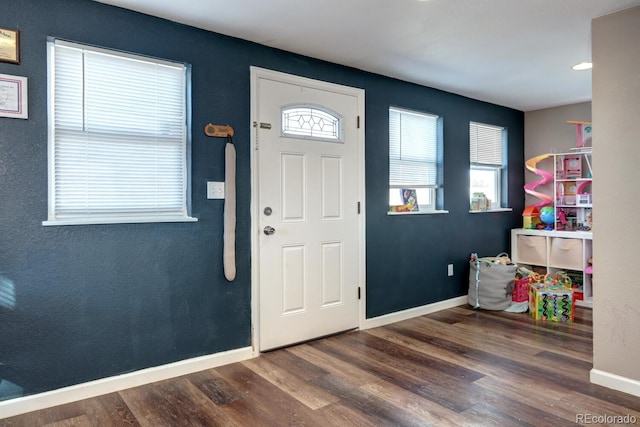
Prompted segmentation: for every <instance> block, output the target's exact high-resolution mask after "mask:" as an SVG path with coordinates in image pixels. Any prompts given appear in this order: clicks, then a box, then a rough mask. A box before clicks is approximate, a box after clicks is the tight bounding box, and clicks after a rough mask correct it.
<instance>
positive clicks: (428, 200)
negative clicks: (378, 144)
mask: <svg viewBox="0 0 640 427" xmlns="http://www.w3.org/2000/svg"><path fill="white" fill-rule="evenodd" d="M438 120H439V118H438V116H435V115H432V114H426V113H419V112H415V111H409V110H403V109H400V108H394V107H392V108H390V109H389V189H390V197H389V204H390V205H397V204H400V199H399V194H400V189H402V188H411V189H416V191H417V199H418V204H419V205H420V207H421V208H423V209H425V208H426V209H435V205H436V200H435V195H436V191H435V189H436V188H437V187H438V183H437V180H438V175H439V174H438V167H439V164H438V146H439V143H438ZM396 195H398V196H397V197H396Z"/></svg>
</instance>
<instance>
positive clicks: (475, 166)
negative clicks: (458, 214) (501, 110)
mask: <svg viewBox="0 0 640 427" xmlns="http://www.w3.org/2000/svg"><path fill="white" fill-rule="evenodd" d="M505 145H506V130H505V128H503V127H499V126H492V125H486V124H482V123H474V122H470V124H469V149H470V164H471V167H470V173H469V176H470V183H469V199H470V201H472V200H474V194H476V198H475V199H476V200H478V197H477V196H478V193H482V194H484V195H485V196H486V199H488V200H489V206H486V207H481V208H480V209H484V208H487V209H498V208H500V207H501V206H502V197H501V194H502V186H501V182H502V171H503V170H504V168H505V167H506V160H505V159H506V156H505V154H506V153H505V152H506V150H505V149H504V147H505ZM477 208H478V207H477V206H475V207H474V210H475V209H477Z"/></svg>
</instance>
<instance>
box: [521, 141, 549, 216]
mask: <svg viewBox="0 0 640 427" xmlns="http://www.w3.org/2000/svg"><path fill="white" fill-rule="evenodd" d="M551 156H552V154H542V155H540V156H536V157H532V158H530V159H529V160H527V161H526V162H525V166H526V167H527V169H529V170H530V171H531V172H533V173H535V174H536V175H538V176H540V177H542V179H541V180H540V181H535V182H529V183H527V184H525V185H524V191H525V192H526V193H528V194H531V195H532V196H534V197H537V198H538V199H540V200H541V201H540V202H538V203H536V204H534V205H533V206H535V207H543V206H548V205H550V204H551V203H552V202H553V197H551V196H549V195H548V194H544V193H540V192H539V191H536V187H538V186H539V185H544V184H547V183H549V182H552V181H553V174H552V173H551V172H547V171H545V170H543V169H538V168H536V165H537V164H538V162H540V161H542V160H544V159H546V158H547V157H551Z"/></svg>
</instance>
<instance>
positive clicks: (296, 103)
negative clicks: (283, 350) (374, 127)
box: [252, 69, 364, 351]
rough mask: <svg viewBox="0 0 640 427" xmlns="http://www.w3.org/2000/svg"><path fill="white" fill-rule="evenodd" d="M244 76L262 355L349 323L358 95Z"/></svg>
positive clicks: (353, 301)
mask: <svg viewBox="0 0 640 427" xmlns="http://www.w3.org/2000/svg"><path fill="white" fill-rule="evenodd" d="M252 71H254V73H253V75H254V77H253V79H252V84H253V85H254V88H253V89H254V91H253V93H254V96H255V98H256V99H254V101H255V107H254V108H255V109H254V113H253V114H254V123H255V126H256V128H255V129H256V133H255V136H256V141H255V151H254V156H257V162H255V161H254V165H256V163H257V169H258V170H257V197H256V198H254V203H257V207H256V208H257V212H256V210H254V212H255V214H256V215H257V216H258V217H259V218H254V225H257V227H256V228H257V229H254V232H255V233H257V234H258V236H259V237H256V240H255V241H254V242H255V244H257V245H258V254H257V257H258V268H259V272H258V298H259V304H258V305H259V307H258V310H259V349H260V350H261V351H264V350H268V349H273V348H277V347H282V346H286V345H290V344H293V343H296V342H300V341H305V340H309V339H312V338H317V337H321V336H324V335H328V334H333V333H336V332H341V331H345V330H349V329H354V328H357V327H358V325H359V318H360V312H359V301H358V299H359V286H361V285H362V284H361V283H360V282H361V280H362V277H363V274H362V267H363V265H364V264H363V260H364V254H363V250H362V248H361V244H362V243H363V239H362V238H361V237H362V236H361V233H362V232H363V231H362V230H363V229H364V227H363V221H362V218H363V215H362V214H361V213H360V212H359V211H360V208H361V206H362V205H361V202H362V198H361V197H360V196H361V192H362V190H361V186H362V188H363V185H362V184H363V181H362V180H363V179H364V171H363V164H364V162H363V151H364V150H363V149H362V135H361V132H362V130H361V129H359V128H358V120H359V118H358V115H362V113H361V112H360V111H359V110H360V109H362V104H363V91H361V90H357V89H352V88H346V87H343V86H337V85H332V84H327V83H322V82H317V81H312V80H308V79H302V78H296V77H293V76H287V75H283V74H281V73H274V72H267V71H266V70H262V71H256V70H255V69H252ZM361 157H362V158H361Z"/></svg>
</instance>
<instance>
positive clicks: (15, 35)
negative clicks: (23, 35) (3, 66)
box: [0, 28, 20, 64]
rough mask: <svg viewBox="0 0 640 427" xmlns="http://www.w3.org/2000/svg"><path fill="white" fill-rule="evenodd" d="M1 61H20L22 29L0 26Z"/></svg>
mask: <svg viewBox="0 0 640 427" xmlns="http://www.w3.org/2000/svg"><path fill="white" fill-rule="evenodd" d="M0 61H1V62H9V63H12V64H19V63H20V31H18V30H11V29H9V28H0Z"/></svg>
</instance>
